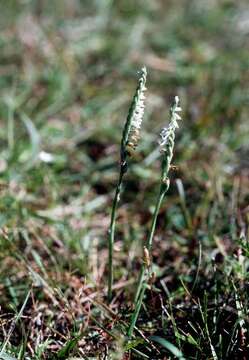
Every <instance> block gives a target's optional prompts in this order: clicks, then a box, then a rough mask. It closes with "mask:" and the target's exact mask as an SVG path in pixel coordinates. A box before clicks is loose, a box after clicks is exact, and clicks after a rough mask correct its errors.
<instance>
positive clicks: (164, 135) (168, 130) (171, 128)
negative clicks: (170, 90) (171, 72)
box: [159, 96, 182, 150]
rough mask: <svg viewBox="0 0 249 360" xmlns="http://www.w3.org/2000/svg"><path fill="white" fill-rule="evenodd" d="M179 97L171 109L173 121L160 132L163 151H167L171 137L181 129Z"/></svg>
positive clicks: (160, 143)
mask: <svg viewBox="0 0 249 360" xmlns="http://www.w3.org/2000/svg"><path fill="white" fill-rule="evenodd" d="M179 101H180V100H179V97H178V96H175V103H174V105H173V107H172V109H171V119H170V123H169V125H168V126H167V127H165V128H163V129H162V131H161V132H160V140H159V145H160V147H161V149H162V150H165V145H167V143H168V140H169V137H170V136H171V135H172V134H173V133H175V130H176V129H177V128H179V125H178V121H179V120H182V118H181V116H180V115H179V114H178V112H180V111H182V108H181V107H180V106H179Z"/></svg>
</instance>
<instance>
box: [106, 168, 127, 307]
mask: <svg viewBox="0 0 249 360" xmlns="http://www.w3.org/2000/svg"><path fill="white" fill-rule="evenodd" d="M125 172H126V170H125V168H124V166H122V165H121V167H120V173H119V179H118V183H117V187H116V191H115V196H114V199H113V204H112V212H111V222H110V227H109V238H108V241H109V254H108V300H109V301H111V299H112V284H113V245H114V234H115V227H116V211H117V206H118V202H119V200H120V193H121V187H122V180H123V176H124V174H125Z"/></svg>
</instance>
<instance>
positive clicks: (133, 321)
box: [127, 284, 146, 338]
mask: <svg viewBox="0 0 249 360" xmlns="http://www.w3.org/2000/svg"><path fill="white" fill-rule="evenodd" d="M145 290H146V284H143V287H142V289H141V291H140V296H139V299H138V300H137V302H136V307H135V310H134V313H133V314H132V318H131V324H130V327H129V330H128V333H127V335H128V337H129V338H130V337H131V336H132V334H133V330H134V327H135V325H136V322H137V318H138V315H139V312H140V309H141V306H142V302H143V298H144V293H145Z"/></svg>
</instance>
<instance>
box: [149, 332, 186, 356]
mask: <svg viewBox="0 0 249 360" xmlns="http://www.w3.org/2000/svg"><path fill="white" fill-rule="evenodd" d="M149 339H150V340H152V341H154V342H157V343H158V344H160V345H162V346H163V347H164V348H165V349H167V350H168V351H169V352H171V354H173V355H174V356H175V357H176V358H177V359H180V360H185V358H184V356H183V354H182V352H181V351H180V350H179V349H178V348H177V347H176V346H175V345H173V344H171V343H170V342H169V341H167V340H165V339H163V338H161V337H160V336H150V337H149Z"/></svg>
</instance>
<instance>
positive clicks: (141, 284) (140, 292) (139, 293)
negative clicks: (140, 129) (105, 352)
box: [128, 182, 169, 337]
mask: <svg viewBox="0 0 249 360" xmlns="http://www.w3.org/2000/svg"><path fill="white" fill-rule="evenodd" d="M168 188H169V184H168V183H167V184H166V183H164V182H162V183H161V186H160V191H159V194H158V198H157V202H156V207H155V210H154V213H153V217H152V222H151V227H150V233H149V236H148V239H147V242H146V248H147V249H148V251H149V252H150V251H151V247H152V240H153V237H154V233H155V228H156V223H157V217H158V214H159V210H160V207H161V204H162V201H163V198H164V196H165V194H166V192H167V190H168ZM145 270H146V267H145V264H143V265H142V268H141V271H140V275H139V280H138V285H137V290H136V295H135V300H134V302H135V304H136V307H135V311H134V313H133V315H132V319H131V324H130V327H129V330H128V337H131V336H132V333H133V330H134V327H135V325H136V321H137V318H138V315H139V312H140V309H141V306H142V302H143V297H144V293H145V289H146V279H145V276H144V275H145Z"/></svg>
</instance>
